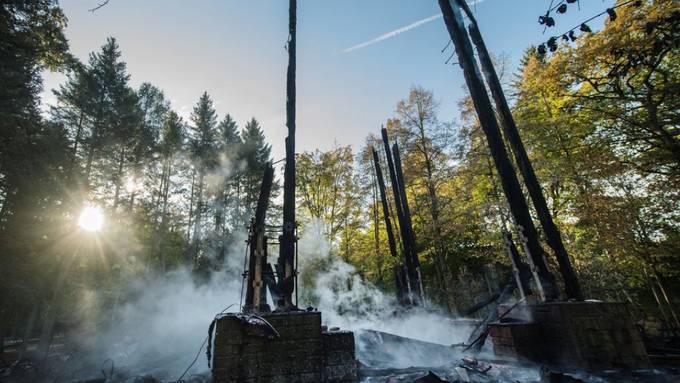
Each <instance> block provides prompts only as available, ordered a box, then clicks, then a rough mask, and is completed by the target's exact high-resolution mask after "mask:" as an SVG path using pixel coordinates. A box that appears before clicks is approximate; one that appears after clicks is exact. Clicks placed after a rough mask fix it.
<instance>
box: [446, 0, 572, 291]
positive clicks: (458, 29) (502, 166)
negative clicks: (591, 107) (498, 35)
mask: <svg viewBox="0 0 680 383" xmlns="http://www.w3.org/2000/svg"><path fill="white" fill-rule="evenodd" d="M439 7H440V8H441V10H442V14H443V16H444V23H445V24H446V28H447V30H448V32H449V35H450V37H451V41H453V44H454V46H455V49H456V54H457V56H458V62H459V63H460V65H461V67H462V68H463V73H464V77H465V82H466V84H467V86H468V89H469V90H470V96H471V98H472V101H473V104H474V106H475V110H476V111H477V116H478V117H479V122H480V125H481V126H482V130H483V131H484V135H485V136H486V140H487V143H488V145H489V149H490V151H491V156H492V157H493V160H494V164H495V166H496V170H497V171H498V175H499V177H500V181H501V186H502V187H503V192H504V193H505V197H506V199H507V200H508V205H509V207H510V211H511V213H512V216H513V218H514V221H515V224H516V225H517V227H518V230H519V231H520V235H521V236H522V237H523V238H524V239H525V240H526V245H525V248H526V250H527V252H528V253H529V254H528V259H529V261H530V266H531V268H532V272H533V273H534V276H535V279H536V283H537V287H538V289H539V293H541V295H542V298H544V299H546V300H555V299H557V298H558V297H559V291H558V289H557V285H556V283H555V276H554V275H553V274H552V273H551V272H550V270H549V269H548V265H547V262H546V259H545V256H544V253H543V249H542V248H541V245H540V243H539V241H538V233H537V232H536V227H535V226H534V223H533V221H532V220H531V215H530V213H529V206H528V205H527V202H526V200H525V199H524V195H523V194H522V189H521V187H520V184H519V180H518V179H517V175H516V174H515V170H514V168H513V165H512V162H511V161H510V158H509V157H508V153H507V151H506V150H505V145H504V143H503V137H502V135H501V130H500V128H499V126H498V122H497V121H496V115H495V112H494V110H493V107H492V106H491V100H490V99H489V95H488V94H487V92H486V88H485V86H484V81H483V80H482V76H481V74H480V72H479V68H478V67H477V63H476V62H475V59H474V53H473V50H472V44H471V42H470V39H469V38H468V34H467V31H466V30H465V24H464V22H463V15H462V14H461V13H460V9H458V6H456V7H451V3H450V0H439Z"/></svg>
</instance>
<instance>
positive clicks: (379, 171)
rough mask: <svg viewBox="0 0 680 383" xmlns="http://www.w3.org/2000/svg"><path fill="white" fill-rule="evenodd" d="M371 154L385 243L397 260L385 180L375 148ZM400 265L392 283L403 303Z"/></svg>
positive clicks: (396, 268) (396, 269) (396, 267)
mask: <svg viewBox="0 0 680 383" xmlns="http://www.w3.org/2000/svg"><path fill="white" fill-rule="evenodd" d="M371 151H372V153H373V166H374V168H375V175H376V178H377V180H378V189H379V191H380V201H381V203H382V210H383V217H384V219H385V231H386V232H387V243H388V245H389V248H390V254H391V255H392V257H394V258H398V257H399V254H398V251H397V242H396V241H395V239H394V231H393V230H392V220H391V219H390V207H389V202H388V201H387V193H385V179H384V178H383V174H382V169H381V168H380V159H379V158H378V152H377V151H376V150H375V148H371ZM402 268H403V266H402V265H397V266H395V269H394V283H395V287H396V289H397V299H398V300H399V302H403V299H404V283H403V278H402V272H401V269H402Z"/></svg>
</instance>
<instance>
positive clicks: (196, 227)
mask: <svg viewBox="0 0 680 383" xmlns="http://www.w3.org/2000/svg"><path fill="white" fill-rule="evenodd" d="M204 176H205V175H204V170H203V169H201V170H199V173H198V190H197V192H196V194H197V195H198V199H197V201H196V214H194V235H193V241H194V254H193V256H194V265H196V264H197V261H198V250H199V248H200V241H199V234H200V230H201V215H202V213H203V212H202V211H201V210H203V178H204Z"/></svg>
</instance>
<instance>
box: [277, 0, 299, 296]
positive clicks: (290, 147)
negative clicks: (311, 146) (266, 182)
mask: <svg viewBox="0 0 680 383" xmlns="http://www.w3.org/2000/svg"><path fill="white" fill-rule="evenodd" d="M296 27H297V1H296V0H289V3H288V72H287V73H286V126H287V127H288V137H287V138H286V166H285V169H284V175H283V234H282V235H281V244H280V248H279V261H278V263H279V269H280V270H281V271H282V272H283V273H284V275H283V277H282V278H283V279H290V278H293V273H294V270H293V267H294V258H295V68H296V64H295V49H296V46H295V43H296ZM284 282H286V283H284ZM288 282H289V281H284V280H280V281H279V284H280V285H282V286H283V285H290V283H288ZM285 290H286V291H282V298H283V299H282V300H283V301H282V302H277V306H279V308H282V309H290V308H291V307H292V306H293V300H292V296H293V294H292V291H288V290H289V289H285Z"/></svg>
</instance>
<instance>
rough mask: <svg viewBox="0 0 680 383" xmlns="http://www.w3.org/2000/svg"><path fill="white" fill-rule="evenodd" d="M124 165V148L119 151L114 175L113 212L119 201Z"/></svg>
mask: <svg viewBox="0 0 680 383" xmlns="http://www.w3.org/2000/svg"><path fill="white" fill-rule="evenodd" d="M124 163H125V147H124V146H123V147H122V148H121V149H120V158H119V159H118V171H117V174H116V191H115V192H114V196H113V210H116V208H117V207H118V201H119V200H120V186H121V179H122V178H123V164H124Z"/></svg>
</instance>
